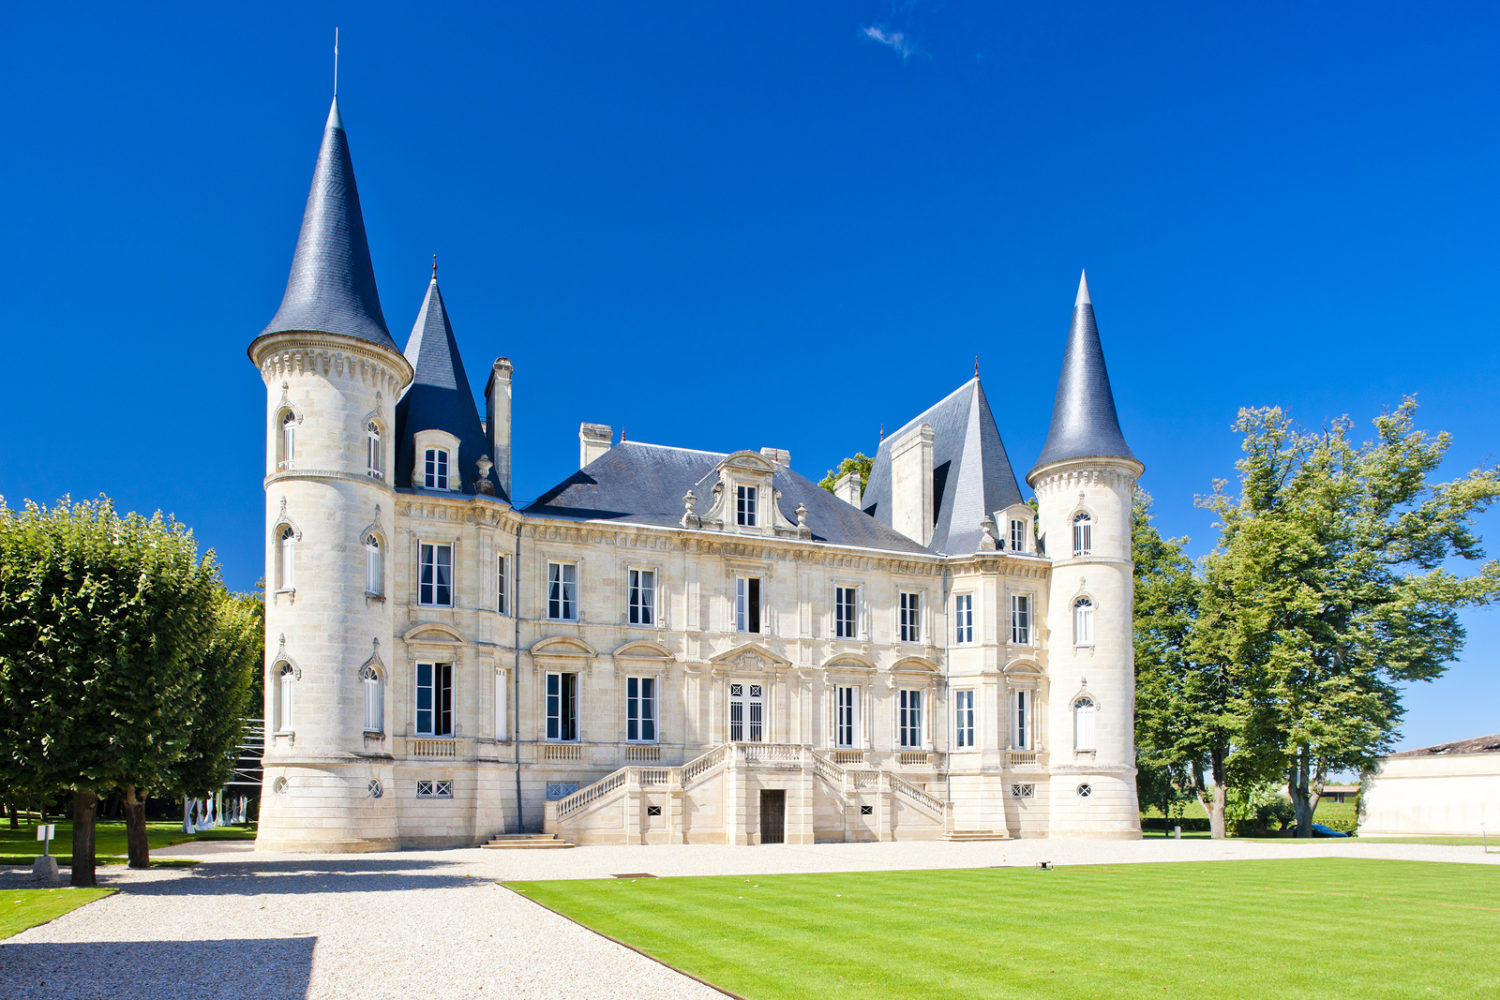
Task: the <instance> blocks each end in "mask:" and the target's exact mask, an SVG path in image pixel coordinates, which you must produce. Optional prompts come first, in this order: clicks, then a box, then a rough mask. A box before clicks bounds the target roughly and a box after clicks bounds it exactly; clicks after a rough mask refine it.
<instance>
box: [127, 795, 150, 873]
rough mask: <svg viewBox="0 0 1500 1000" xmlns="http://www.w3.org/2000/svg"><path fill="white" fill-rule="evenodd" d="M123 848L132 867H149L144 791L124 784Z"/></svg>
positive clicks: (148, 842)
mask: <svg viewBox="0 0 1500 1000" xmlns="http://www.w3.org/2000/svg"><path fill="white" fill-rule="evenodd" d="M124 808H125V850H126V852H127V855H128V856H129V858H130V867H132V868H150V867H151V842H150V841H149V840H148V839H147V838H146V792H145V789H138V788H136V787H135V786H134V785H126V786H125V805H124Z"/></svg>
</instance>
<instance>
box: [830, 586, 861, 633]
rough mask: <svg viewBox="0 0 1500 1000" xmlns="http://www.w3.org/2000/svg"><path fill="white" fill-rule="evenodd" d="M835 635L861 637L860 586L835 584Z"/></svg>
mask: <svg viewBox="0 0 1500 1000" xmlns="http://www.w3.org/2000/svg"><path fill="white" fill-rule="evenodd" d="M833 637H834V638H835V639H856V638H858V637H859V588H858V587H845V586H841V585H840V586H835V587H834V588H833Z"/></svg>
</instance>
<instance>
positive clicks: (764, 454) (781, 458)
mask: <svg viewBox="0 0 1500 1000" xmlns="http://www.w3.org/2000/svg"><path fill="white" fill-rule="evenodd" d="M760 457H761V458H764V459H765V460H766V461H768V462H774V463H775V464H777V465H779V466H781V467H782V468H783V469H790V468H791V467H792V453H791V452H789V451H787V450H786V449H785V448H762V449H761V450H760Z"/></svg>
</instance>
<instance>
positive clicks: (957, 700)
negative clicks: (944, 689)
mask: <svg viewBox="0 0 1500 1000" xmlns="http://www.w3.org/2000/svg"><path fill="white" fill-rule="evenodd" d="M953 705H954V718H953V743H954V745H955V746H957V747H959V748H960V749H965V750H967V749H970V748H972V747H973V746H974V692H973V690H972V689H966V690H963V691H955V692H953Z"/></svg>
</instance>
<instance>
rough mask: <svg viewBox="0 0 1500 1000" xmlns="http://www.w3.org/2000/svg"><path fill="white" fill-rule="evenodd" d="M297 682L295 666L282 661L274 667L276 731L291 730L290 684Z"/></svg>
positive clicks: (286, 731) (287, 731)
mask: <svg viewBox="0 0 1500 1000" xmlns="http://www.w3.org/2000/svg"><path fill="white" fill-rule="evenodd" d="M296 683H297V668H296V667H294V666H292V665H291V664H290V663H286V662H283V663H282V664H281V665H280V666H278V667H277V668H276V731H277V732H278V733H289V732H291V731H292V685H294V684H296Z"/></svg>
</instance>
